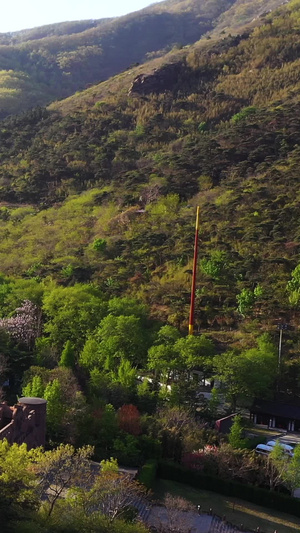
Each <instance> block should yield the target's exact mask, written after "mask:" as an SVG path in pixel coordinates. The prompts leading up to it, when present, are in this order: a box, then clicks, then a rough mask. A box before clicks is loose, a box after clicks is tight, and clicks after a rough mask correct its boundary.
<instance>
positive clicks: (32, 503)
mask: <svg viewBox="0 0 300 533" xmlns="http://www.w3.org/2000/svg"><path fill="white" fill-rule="evenodd" d="M40 456H41V450H40V449H32V450H30V451H28V450H27V446H26V444H22V445H21V446H19V445H18V444H12V445H10V444H9V443H8V442H7V440H6V439H3V440H0V498H1V506H0V509H1V519H2V520H4V522H3V526H5V525H6V520H7V521H8V520H10V519H15V520H16V519H21V518H24V517H26V518H27V519H28V518H29V517H30V513H31V512H32V511H34V510H35V509H37V508H38V505H39V503H40V502H39V494H38V490H37V485H38V480H37V479H36V476H35V473H34V465H35V464H36V462H37V461H39V460H40ZM1 527H2V526H1Z"/></svg>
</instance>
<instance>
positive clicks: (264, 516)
mask: <svg viewBox="0 0 300 533" xmlns="http://www.w3.org/2000/svg"><path fill="white" fill-rule="evenodd" d="M167 492H169V493H170V494H173V495H176V496H182V497H183V498H185V499H186V500H189V501H190V502H192V503H193V504H195V505H201V509H202V510H203V512H205V511H208V510H209V508H212V509H213V512H214V513H215V514H217V515H219V516H224V515H225V516H226V519H227V520H228V521H229V522H231V523H232V524H235V525H237V526H239V525H240V524H244V527H245V528H249V529H252V530H255V529H256V528H257V527H258V526H259V527H260V530H261V532H262V533H274V531H275V530H276V531H277V533H299V531H300V518H296V517H294V516H292V515H289V514H285V513H281V512H277V511H274V510H272V509H267V508H265V507H260V506H259V505H255V504H253V503H248V502H246V501H244V500H238V499H237V498H230V497H227V496H222V494H217V493H216V492H209V491H205V490H197V489H194V488H193V487H190V486H189V485H184V484H182V483H178V482H176V481H167V480H165V479H159V480H157V482H156V485H155V487H154V498H156V499H157V500H162V499H163V498H164V495H165V494H166V493H167ZM299 505H300V500H299Z"/></svg>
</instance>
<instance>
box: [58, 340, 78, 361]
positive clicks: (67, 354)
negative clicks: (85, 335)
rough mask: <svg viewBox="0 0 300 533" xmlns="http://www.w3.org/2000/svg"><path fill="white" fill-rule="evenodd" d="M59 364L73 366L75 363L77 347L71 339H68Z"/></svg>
mask: <svg viewBox="0 0 300 533" xmlns="http://www.w3.org/2000/svg"><path fill="white" fill-rule="evenodd" d="M58 365H59V366H64V367H66V368H73V367H74V365H75V349H74V346H73V344H72V343H71V341H67V342H66V344H65V346H64V349H63V351H62V354H61V358H60V360H59V363H58Z"/></svg>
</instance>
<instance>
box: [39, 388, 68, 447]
mask: <svg viewBox="0 0 300 533" xmlns="http://www.w3.org/2000/svg"><path fill="white" fill-rule="evenodd" d="M44 398H45V400H47V428H48V430H49V433H50V435H51V436H54V437H57V434H58V432H59V430H60V429H61V424H62V420H63V416H64V411H65V409H64V404H63V397H62V390H61V385H60V383H59V381H58V379H54V380H53V381H50V382H49V383H48V385H47V386H46V389H45V392H44Z"/></svg>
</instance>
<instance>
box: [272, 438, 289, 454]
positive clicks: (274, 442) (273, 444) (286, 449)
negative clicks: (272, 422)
mask: <svg viewBox="0 0 300 533" xmlns="http://www.w3.org/2000/svg"><path fill="white" fill-rule="evenodd" d="M278 442H279V444H280V446H281V448H283V450H284V451H285V452H286V453H287V454H288V455H293V451H294V448H293V446H290V445H289V444H284V443H283V442H280V441H277V440H269V442H267V446H272V448H273V447H274V446H275V444H277V443H278Z"/></svg>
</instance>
